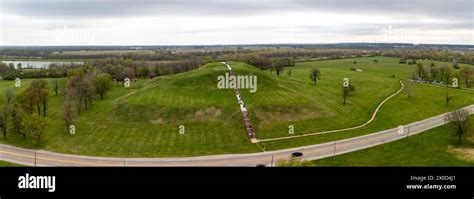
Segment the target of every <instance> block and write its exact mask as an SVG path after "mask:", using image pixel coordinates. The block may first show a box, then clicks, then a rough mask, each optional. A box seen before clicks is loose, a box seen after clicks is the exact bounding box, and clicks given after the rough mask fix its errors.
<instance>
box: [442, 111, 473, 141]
mask: <svg viewBox="0 0 474 199" xmlns="http://www.w3.org/2000/svg"><path fill="white" fill-rule="evenodd" d="M445 120H446V121H448V122H451V125H452V127H453V128H454V132H455V133H456V135H457V136H458V139H459V142H461V141H462V136H463V135H465V134H466V133H467V132H468V131H469V130H470V128H471V125H470V122H469V111H467V110H465V109H460V110H455V111H452V112H450V113H448V114H447V115H446V117H445Z"/></svg>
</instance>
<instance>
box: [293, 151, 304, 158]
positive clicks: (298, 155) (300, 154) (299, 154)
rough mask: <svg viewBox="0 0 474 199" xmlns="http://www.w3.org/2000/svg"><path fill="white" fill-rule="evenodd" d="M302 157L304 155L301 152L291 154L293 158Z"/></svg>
mask: <svg viewBox="0 0 474 199" xmlns="http://www.w3.org/2000/svg"><path fill="white" fill-rule="evenodd" d="M301 156H303V153H301V152H293V153H291V157H301Z"/></svg>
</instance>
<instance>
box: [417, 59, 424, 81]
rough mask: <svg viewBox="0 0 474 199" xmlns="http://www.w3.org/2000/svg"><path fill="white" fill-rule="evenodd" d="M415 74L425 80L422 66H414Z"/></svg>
mask: <svg viewBox="0 0 474 199" xmlns="http://www.w3.org/2000/svg"><path fill="white" fill-rule="evenodd" d="M416 72H417V75H418V77H419V78H421V79H424V78H425V75H424V74H425V73H424V69H423V64H422V63H417V64H416Z"/></svg>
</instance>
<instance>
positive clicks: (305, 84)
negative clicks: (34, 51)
mask: <svg viewBox="0 0 474 199" xmlns="http://www.w3.org/2000/svg"><path fill="white" fill-rule="evenodd" d="M373 59H378V60H379V63H373V62H372V60H373ZM353 60H357V64H353ZM231 64H232V67H233V68H234V70H235V71H236V73H237V74H239V75H245V74H255V75H257V77H258V89H257V92H256V93H250V92H249V90H241V94H242V96H243V100H244V102H245V103H246V105H247V108H248V110H249V111H250V114H251V118H252V121H253V123H254V126H255V128H256V132H257V135H258V136H259V137H260V138H276V137H282V136H287V135H288V125H293V126H294V127H295V135H298V134H305V133H312V132H319V131H324V130H332V129H340V128H346V127H352V126H357V125H360V124H362V123H364V122H365V121H367V120H368V119H369V118H370V116H371V114H372V111H373V110H374V109H375V108H376V107H377V106H378V104H379V103H380V102H381V101H382V100H383V99H384V98H386V97H387V96H389V95H390V94H392V93H393V92H395V91H397V90H398V89H399V88H400V84H399V79H398V78H406V77H408V76H409V74H410V73H411V69H412V67H413V66H409V65H406V64H398V59H395V58H387V57H376V58H373V57H365V58H354V59H340V60H326V61H313V62H301V63H297V65H296V66H295V67H292V68H291V69H292V75H291V77H289V76H288V75H287V74H286V71H288V68H287V69H286V71H285V72H284V74H282V75H280V76H276V74H275V73H273V74H270V71H268V70H267V71H263V70H260V69H257V68H255V67H253V66H249V65H246V64H242V63H235V62H231ZM314 66H316V67H319V68H320V69H321V80H319V81H318V83H317V85H316V86H315V85H313V84H312V82H311V81H310V79H309V71H310V70H311V68H312V67H314ZM351 67H357V68H361V69H363V72H353V71H351V70H350V68H351ZM224 69H225V68H224V67H223V65H222V64H220V63H213V64H208V65H206V66H205V67H203V68H200V69H197V70H194V71H189V72H186V73H181V74H177V75H172V76H161V77H158V78H154V79H153V80H140V81H138V82H137V83H134V84H132V86H131V87H130V88H123V87H121V86H114V88H113V89H112V91H111V92H109V93H108V94H107V95H106V97H105V99H104V100H96V101H94V103H93V105H92V107H90V108H89V110H87V111H85V112H83V113H82V114H81V116H80V117H76V118H75V119H74V123H75V125H76V134H75V135H69V134H68V133H67V132H66V130H65V129H66V128H65V124H64V122H63V120H61V114H62V105H61V104H62V101H63V96H62V94H60V95H59V96H54V95H52V96H51V97H50V99H49V112H48V117H49V118H50V124H49V125H48V129H47V137H46V138H45V140H43V141H42V144H41V145H40V146H39V147H37V146H35V144H34V143H33V142H31V141H28V140H27V141H25V140H23V139H22V138H21V136H19V135H15V134H13V133H12V132H11V131H10V133H9V134H8V135H9V136H8V139H7V140H4V139H0V143H7V144H12V145H16V146H22V147H27V148H41V149H45V150H51V151H58V152H64V153H73V154H85V155H98V156H119V157H171V156H197V155H211V154H225V153H248V152H258V151H261V147H263V146H264V147H265V148H266V150H276V149H283V148H290V147H296V146H303V145H309V144H316V143H322V142H326V141H333V140H337V139H343V138H348V137H353V136H358V135H363V134H368V133H372V132H376V131H379V130H384V129H387V128H393V127H396V126H398V125H400V124H406V123H410V122H414V121H418V120H421V119H425V118H427V117H430V116H434V115H437V114H440V113H443V112H446V111H450V110H454V109H457V108H460V107H464V106H466V105H470V104H473V103H474V97H472V96H474V92H468V91H463V90H455V89H452V91H450V92H451V93H452V95H453V96H454V98H453V100H452V102H451V103H450V104H449V106H445V104H444V91H445V89H444V88H442V87H438V86H432V85H417V86H416V94H415V97H414V98H413V99H410V100H409V99H408V98H407V97H406V95H404V94H403V93H401V94H400V95H398V96H396V97H395V98H393V99H391V100H390V101H388V102H387V103H386V104H385V105H384V106H383V107H382V109H381V110H380V112H379V114H378V115H377V117H376V119H375V120H374V122H373V123H371V124H370V125H368V126H366V127H364V128H361V129H358V130H352V131H347V132H339V133H334V134H326V135H317V136H308V137H304V138H295V139H288V140H281V141H271V142H263V143H260V144H252V143H250V141H249V140H248V138H247V135H246V132H245V128H244V126H243V123H242V115H241V113H240V110H239V107H238V104H237V100H236V98H235V96H234V94H233V91H232V90H229V89H217V86H216V85H217V76H218V75H223V74H224V73H225V70H224ZM392 75H395V77H396V78H392V77H391V76H392ZM345 77H347V78H349V79H350V81H351V83H352V84H354V85H355V86H356V92H355V93H353V94H351V96H349V97H348V101H347V104H346V105H342V97H341V86H342V79H343V78H345ZM29 81H31V80H24V81H23V82H22V84H23V86H22V88H20V89H17V90H18V91H17V92H19V90H21V89H24V88H26V86H27V85H28V83H29ZM13 84H14V83H13V82H12V81H0V92H1V93H3V91H4V90H5V89H6V88H8V87H11V86H13ZM4 98H5V97H0V103H4V101H5V99H4ZM180 125H184V127H185V134H184V135H180V134H179V126H180Z"/></svg>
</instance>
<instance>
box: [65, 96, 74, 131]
mask: <svg viewBox="0 0 474 199" xmlns="http://www.w3.org/2000/svg"><path fill="white" fill-rule="evenodd" d="M64 97H65V99H64V115H63V116H64V121H65V122H66V132H69V127H70V126H71V125H72V122H73V121H72V120H73V115H72V108H71V105H72V102H71V100H72V99H71V98H72V95H71V94H70V93H66V95H65V96H64Z"/></svg>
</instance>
